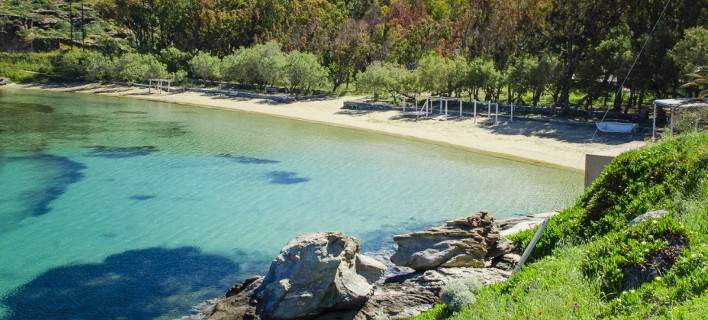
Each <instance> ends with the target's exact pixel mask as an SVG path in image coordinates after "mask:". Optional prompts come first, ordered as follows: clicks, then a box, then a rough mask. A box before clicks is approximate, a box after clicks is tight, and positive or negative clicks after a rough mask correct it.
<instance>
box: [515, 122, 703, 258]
mask: <svg viewBox="0 0 708 320" xmlns="http://www.w3.org/2000/svg"><path fill="white" fill-rule="evenodd" d="M707 173H708V134H705V133H703V134H690V135H685V136H680V137H677V138H672V139H667V140H665V141H663V142H662V143H660V144H655V145H651V146H647V147H643V148H640V149H637V150H632V151H629V152H625V153H623V154H621V155H619V156H618V157H617V158H615V159H614V160H613V161H612V162H611V163H610V164H609V165H608V166H607V167H606V168H605V170H604V171H603V172H602V174H601V175H600V176H599V177H598V178H597V179H596V180H595V182H593V184H592V185H591V186H590V187H589V188H587V189H586V190H585V192H584V193H583V195H582V196H581V197H580V199H579V200H578V202H577V203H576V204H575V205H574V206H572V207H570V208H568V209H565V210H563V211H562V212H561V213H560V214H558V215H557V216H555V217H553V218H552V219H551V221H550V222H549V224H548V227H547V228H546V230H545V231H544V233H543V236H542V237H541V239H540V240H539V242H538V244H537V246H536V248H535V249H534V252H533V254H532V258H538V257H541V256H545V255H548V254H550V253H551V252H552V250H553V249H554V248H556V247H557V246H558V245H559V244H577V243H583V242H588V241H591V240H593V239H596V238H597V237H599V236H602V235H605V234H607V233H609V232H611V231H615V230H619V229H622V228H625V227H626V226H627V223H628V222H629V221H630V220H632V219H633V218H635V217H636V216H638V215H640V214H643V213H645V212H647V211H650V210H656V209H670V208H671V207H672V206H673V205H674V202H673V200H674V198H675V197H676V196H677V195H679V194H689V193H692V192H695V191H696V188H697V185H698V182H699V180H700V178H701V177H702V176H705V175H706V174H707ZM534 232H535V230H527V231H525V232H522V233H519V234H517V235H515V236H514V237H512V240H514V241H515V242H517V243H518V244H520V245H522V246H524V247H525V246H526V245H527V244H528V242H529V241H530V239H531V237H532V236H533V233H534Z"/></svg>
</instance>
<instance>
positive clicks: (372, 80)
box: [357, 61, 418, 103]
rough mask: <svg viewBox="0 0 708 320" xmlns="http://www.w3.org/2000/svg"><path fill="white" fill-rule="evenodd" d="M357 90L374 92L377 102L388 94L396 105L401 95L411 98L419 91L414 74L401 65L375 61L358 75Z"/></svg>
mask: <svg viewBox="0 0 708 320" xmlns="http://www.w3.org/2000/svg"><path fill="white" fill-rule="evenodd" d="M357 89H359V90H360V91H365V92H372V93H373V94H374V99H376V100H377V99H379V98H380V97H381V95H382V94H383V93H388V94H390V95H391V97H392V98H393V101H394V103H397V97H398V96H399V95H404V96H409V95H410V93H411V92H417V91H418V88H417V81H416V76H415V74H414V73H413V72H411V71H410V70H408V69H406V68H404V67H403V66H401V65H398V64H395V63H388V62H381V61H375V62H374V63H372V64H370V65H369V66H368V67H367V68H366V70H365V71H363V72H361V73H359V74H358V75H357Z"/></svg>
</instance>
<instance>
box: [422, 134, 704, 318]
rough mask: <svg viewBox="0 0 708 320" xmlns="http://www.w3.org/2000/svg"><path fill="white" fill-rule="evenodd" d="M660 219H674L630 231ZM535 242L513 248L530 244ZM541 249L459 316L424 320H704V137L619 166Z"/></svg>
mask: <svg viewBox="0 0 708 320" xmlns="http://www.w3.org/2000/svg"><path fill="white" fill-rule="evenodd" d="M623 190H624V191H623ZM597 195H603V197H602V198H599V197H597ZM656 209H665V210H667V211H668V215H666V216H663V217H659V218H649V219H647V220H645V221H643V222H641V223H639V224H634V225H630V223H629V222H630V221H631V220H632V219H633V218H635V217H637V216H639V215H641V214H643V213H644V212H645V211H648V210H656ZM533 232H534V231H528V232H524V233H521V234H517V235H516V236H515V237H514V240H515V241H517V242H518V243H520V244H525V243H527V242H528V240H529V237H530V236H532V234H533ZM538 249H539V250H538V251H536V252H535V254H534V258H533V260H532V262H530V263H528V264H527V265H526V266H525V267H524V268H523V269H522V270H521V271H520V272H519V273H517V274H515V275H514V276H513V277H512V278H511V279H509V280H508V281H506V282H503V283H498V284H495V285H491V286H488V287H484V288H482V289H481V290H479V291H477V293H476V295H475V301H474V303H472V304H470V305H468V306H466V307H464V308H462V310H461V311H459V312H456V313H452V312H450V310H448V308H446V307H445V306H438V307H436V308H435V309H433V310H431V311H429V312H428V313H426V314H424V315H422V316H420V317H419V319H443V318H452V319H529V318H536V319H598V318H612V319H702V318H703V317H704V316H705V314H706V311H708V299H706V295H707V294H708V273H706V272H707V271H708V133H700V134H699V133H697V134H689V135H685V136H680V137H676V138H671V139H668V140H667V141H664V142H662V143H659V144H656V145H653V146H649V147H645V148H642V149H639V150H635V151H631V152H628V153H625V154H623V155H621V156H620V157H618V158H617V159H616V160H614V161H613V162H612V163H611V164H610V165H609V166H608V167H607V168H606V170H605V171H604V172H603V174H602V176H601V177H600V178H599V179H598V180H596V181H595V182H594V183H593V185H592V186H591V187H589V188H588V189H587V190H586V192H585V193H584V194H583V196H581V197H580V199H579V200H578V201H577V203H576V205H575V206H573V207H571V208H569V209H566V210H564V211H563V212H562V213H561V214H560V215H558V216H556V217H554V218H553V219H552V220H551V223H550V224H549V227H548V228H547V230H546V231H545V232H544V235H543V237H542V241H541V242H539V248H538Z"/></svg>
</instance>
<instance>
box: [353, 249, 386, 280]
mask: <svg viewBox="0 0 708 320" xmlns="http://www.w3.org/2000/svg"><path fill="white" fill-rule="evenodd" d="M386 269H387V268H386V265H384V264H383V263H381V262H379V261H378V260H376V259H374V258H372V257H369V256H365V255H362V254H357V255H356V273H358V274H360V275H362V276H363V277H364V278H365V279H366V281H368V282H369V283H375V282H376V281H379V279H381V277H383V275H384V273H386Z"/></svg>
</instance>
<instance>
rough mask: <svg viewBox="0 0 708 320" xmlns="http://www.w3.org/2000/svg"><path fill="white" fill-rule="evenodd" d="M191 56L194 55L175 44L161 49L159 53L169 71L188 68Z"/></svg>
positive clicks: (161, 60)
mask: <svg viewBox="0 0 708 320" xmlns="http://www.w3.org/2000/svg"><path fill="white" fill-rule="evenodd" d="M191 58H192V55H190V54H189V53H188V52H184V51H182V50H180V49H177V48H176V47H174V46H169V47H167V48H165V49H162V50H160V55H159V59H160V62H162V63H164V64H165V66H167V71H169V72H176V71H177V70H184V69H186V68H187V66H188V65H189V61H190V59H191Z"/></svg>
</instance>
